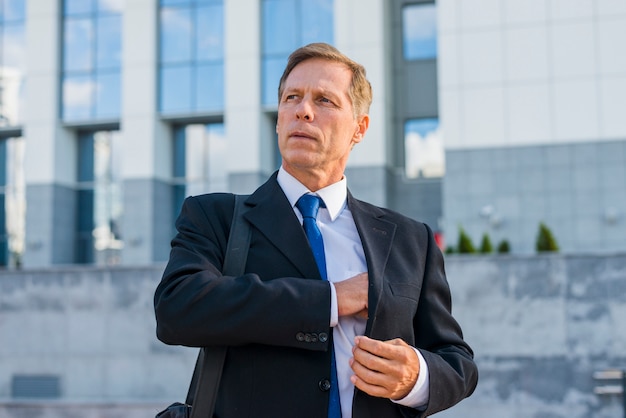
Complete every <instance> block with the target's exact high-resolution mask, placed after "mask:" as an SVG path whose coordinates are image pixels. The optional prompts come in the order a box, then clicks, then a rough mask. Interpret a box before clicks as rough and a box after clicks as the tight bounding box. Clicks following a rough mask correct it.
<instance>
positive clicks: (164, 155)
mask: <svg viewBox="0 0 626 418" xmlns="http://www.w3.org/2000/svg"><path fill="white" fill-rule="evenodd" d="M158 11H159V6H158V2H157V1H154V0H133V1H128V2H126V7H125V10H124V24H123V45H124V47H123V59H122V62H123V67H122V111H123V114H122V123H121V127H122V137H123V140H122V142H123V148H124V152H123V155H124V161H123V170H122V171H123V177H124V216H123V221H122V226H123V230H122V234H123V239H124V249H123V252H122V263H123V264H127V265H128V264H148V263H152V262H154V261H163V260H167V256H168V254H169V241H170V239H171V238H172V234H173V218H174V214H173V204H172V196H171V193H172V191H171V187H170V185H169V181H168V180H169V178H170V177H171V173H172V158H171V155H172V149H173V139H172V138H171V134H170V129H169V127H168V126H167V125H166V124H164V123H163V122H161V121H160V119H159V115H158V111H157V108H158V104H157V98H158V84H159V83H158V78H157V77H158V50H157V48H158V39H159V33H158V29H157V28H158V25H156V24H148V25H146V22H158Z"/></svg>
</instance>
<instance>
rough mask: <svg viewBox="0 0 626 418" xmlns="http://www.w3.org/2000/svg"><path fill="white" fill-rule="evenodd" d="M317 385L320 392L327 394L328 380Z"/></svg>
mask: <svg viewBox="0 0 626 418" xmlns="http://www.w3.org/2000/svg"><path fill="white" fill-rule="evenodd" d="M318 385H319V387H320V390H321V391H322V392H328V391H329V390H330V380H328V379H322V380H320V381H319V383H318Z"/></svg>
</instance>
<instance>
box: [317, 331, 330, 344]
mask: <svg viewBox="0 0 626 418" xmlns="http://www.w3.org/2000/svg"><path fill="white" fill-rule="evenodd" d="M318 338H319V339H320V342H323V343H325V342H326V341H328V334H326V333H325V332H320V333H319V335H318Z"/></svg>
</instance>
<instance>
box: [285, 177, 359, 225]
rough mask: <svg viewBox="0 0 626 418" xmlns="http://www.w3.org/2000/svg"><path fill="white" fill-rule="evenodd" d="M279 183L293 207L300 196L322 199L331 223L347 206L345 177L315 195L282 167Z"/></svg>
mask: <svg viewBox="0 0 626 418" xmlns="http://www.w3.org/2000/svg"><path fill="white" fill-rule="evenodd" d="M277 181H278V184H279V185H280V188H281V189H283V192H284V193H285V196H287V199H288V200H289V203H290V204H291V207H295V206H296V203H297V202H298V199H300V196H302V195H304V194H307V193H311V194H315V195H317V196H319V197H321V198H322V200H323V201H324V204H325V205H326V209H328V214H329V215H330V219H331V221H334V220H335V219H337V217H338V216H339V214H340V213H341V211H342V210H343V208H344V207H345V206H346V199H347V196H348V186H347V184H348V182H347V179H346V176H345V175H344V176H343V178H342V179H341V180H339V181H338V182H336V183H333V184H331V185H330V186H326V187H324V188H323V189H319V190H318V191H317V192H315V193H313V192H311V191H310V190H309V189H307V188H306V186H305V185H303V184H302V183H300V182H299V181H298V179H296V178H295V177H294V176H292V175H291V174H289V173H288V172H287V171H285V170H284V169H283V167H282V166H281V167H280V169H279V170H278V177H277Z"/></svg>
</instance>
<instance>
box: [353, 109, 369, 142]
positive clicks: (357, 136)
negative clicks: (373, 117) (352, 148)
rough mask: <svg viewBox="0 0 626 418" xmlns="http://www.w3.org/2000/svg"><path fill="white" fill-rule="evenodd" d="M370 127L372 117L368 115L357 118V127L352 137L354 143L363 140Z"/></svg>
mask: <svg viewBox="0 0 626 418" xmlns="http://www.w3.org/2000/svg"><path fill="white" fill-rule="evenodd" d="M369 126H370V116H369V115H368V114H364V115H359V116H358V117H357V127H356V130H355V132H354V136H353V137H352V142H353V143H354V144H357V143H359V142H361V141H362V140H363V137H364V136H365V132H367V129H368V128H369Z"/></svg>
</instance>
